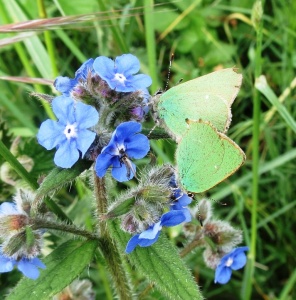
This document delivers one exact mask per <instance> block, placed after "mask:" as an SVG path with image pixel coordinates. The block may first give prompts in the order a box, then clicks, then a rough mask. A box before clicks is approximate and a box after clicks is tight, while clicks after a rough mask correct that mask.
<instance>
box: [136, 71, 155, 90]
mask: <svg viewBox="0 0 296 300" xmlns="http://www.w3.org/2000/svg"><path fill="white" fill-rule="evenodd" d="M151 84H152V79H151V77H150V76H148V75H145V74H138V75H135V76H134V77H133V81H132V82H131V85H132V86H133V88H134V90H135V91H136V90H141V89H143V88H147V87H148V86H150V85H151Z"/></svg>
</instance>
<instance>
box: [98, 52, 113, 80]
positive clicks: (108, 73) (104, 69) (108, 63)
mask: <svg viewBox="0 0 296 300" xmlns="http://www.w3.org/2000/svg"><path fill="white" fill-rule="evenodd" d="M114 67H115V65H114V61H113V60H112V59H110V58H108V57H105V56H99V57H97V58H96V59H95V61H94V63H93V68H94V70H95V72H96V73H97V74H98V75H99V76H100V77H101V78H102V79H103V80H105V81H107V82H108V84H109V81H110V80H111V79H112V78H113V77H114V74H115V73H114Z"/></svg>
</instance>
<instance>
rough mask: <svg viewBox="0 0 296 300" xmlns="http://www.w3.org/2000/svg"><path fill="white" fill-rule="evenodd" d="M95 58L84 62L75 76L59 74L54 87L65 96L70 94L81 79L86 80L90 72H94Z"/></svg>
mask: <svg viewBox="0 0 296 300" xmlns="http://www.w3.org/2000/svg"><path fill="white" fill-rule="evenodd" d="M93 62H94V60H93V58H90V59H88V60H87V61H86V62H84V63H83V64H82V65H81V67H80V68H79V69H78V70H77V71H76V72H75V78H73V79H72V78H69V77H64V76H58V77H57V78H56V80H55V82H54V84H53V85H54V87H55V88H56V90H58V91H59V92H61V93H63V95H65V96H70V92H71V91H72V90H73V88H74V87H75V85H77V84H78V83H79V81H80V80H82V81H86V79H87V76H88V72H93Z"/></svg>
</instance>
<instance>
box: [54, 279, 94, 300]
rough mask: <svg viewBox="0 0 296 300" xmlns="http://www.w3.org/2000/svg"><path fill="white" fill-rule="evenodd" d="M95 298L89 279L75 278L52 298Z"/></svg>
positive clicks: (84, 299) (58, 299) (85, 299)
mask: <svg viewBox="0 0 296 300" xmlns="http://www.w3.org/2000/svg"><path fill="white" fill-rule="evenodd" d="M95 298H96V297H95V292H94V291H93V289H92V283H91V281H90V280H88V279H83V280H78V279H76V280H74V281H73V282H72V283H71V284H70V285H69V286H68V287H66V288H65V289H64V290H63V291H62V292H60V293H59V294H58V295H56V296H54V297H53V299H52V300H95Z"/></svg>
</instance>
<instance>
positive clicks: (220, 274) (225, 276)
mask: <svg viewBox="0 0 296 300" xmlns="http://www.w3.org/2000/svg"><path fill="white" fill-rule="evenodd" d="M230 278H231V269H230V268H227V267H222V266H221V267H220V266H218V267H217V269H216V272H215V280H214V282H215V283H220V284H225V283H227V282H228V281H229V280H230Z"/></svg>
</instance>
